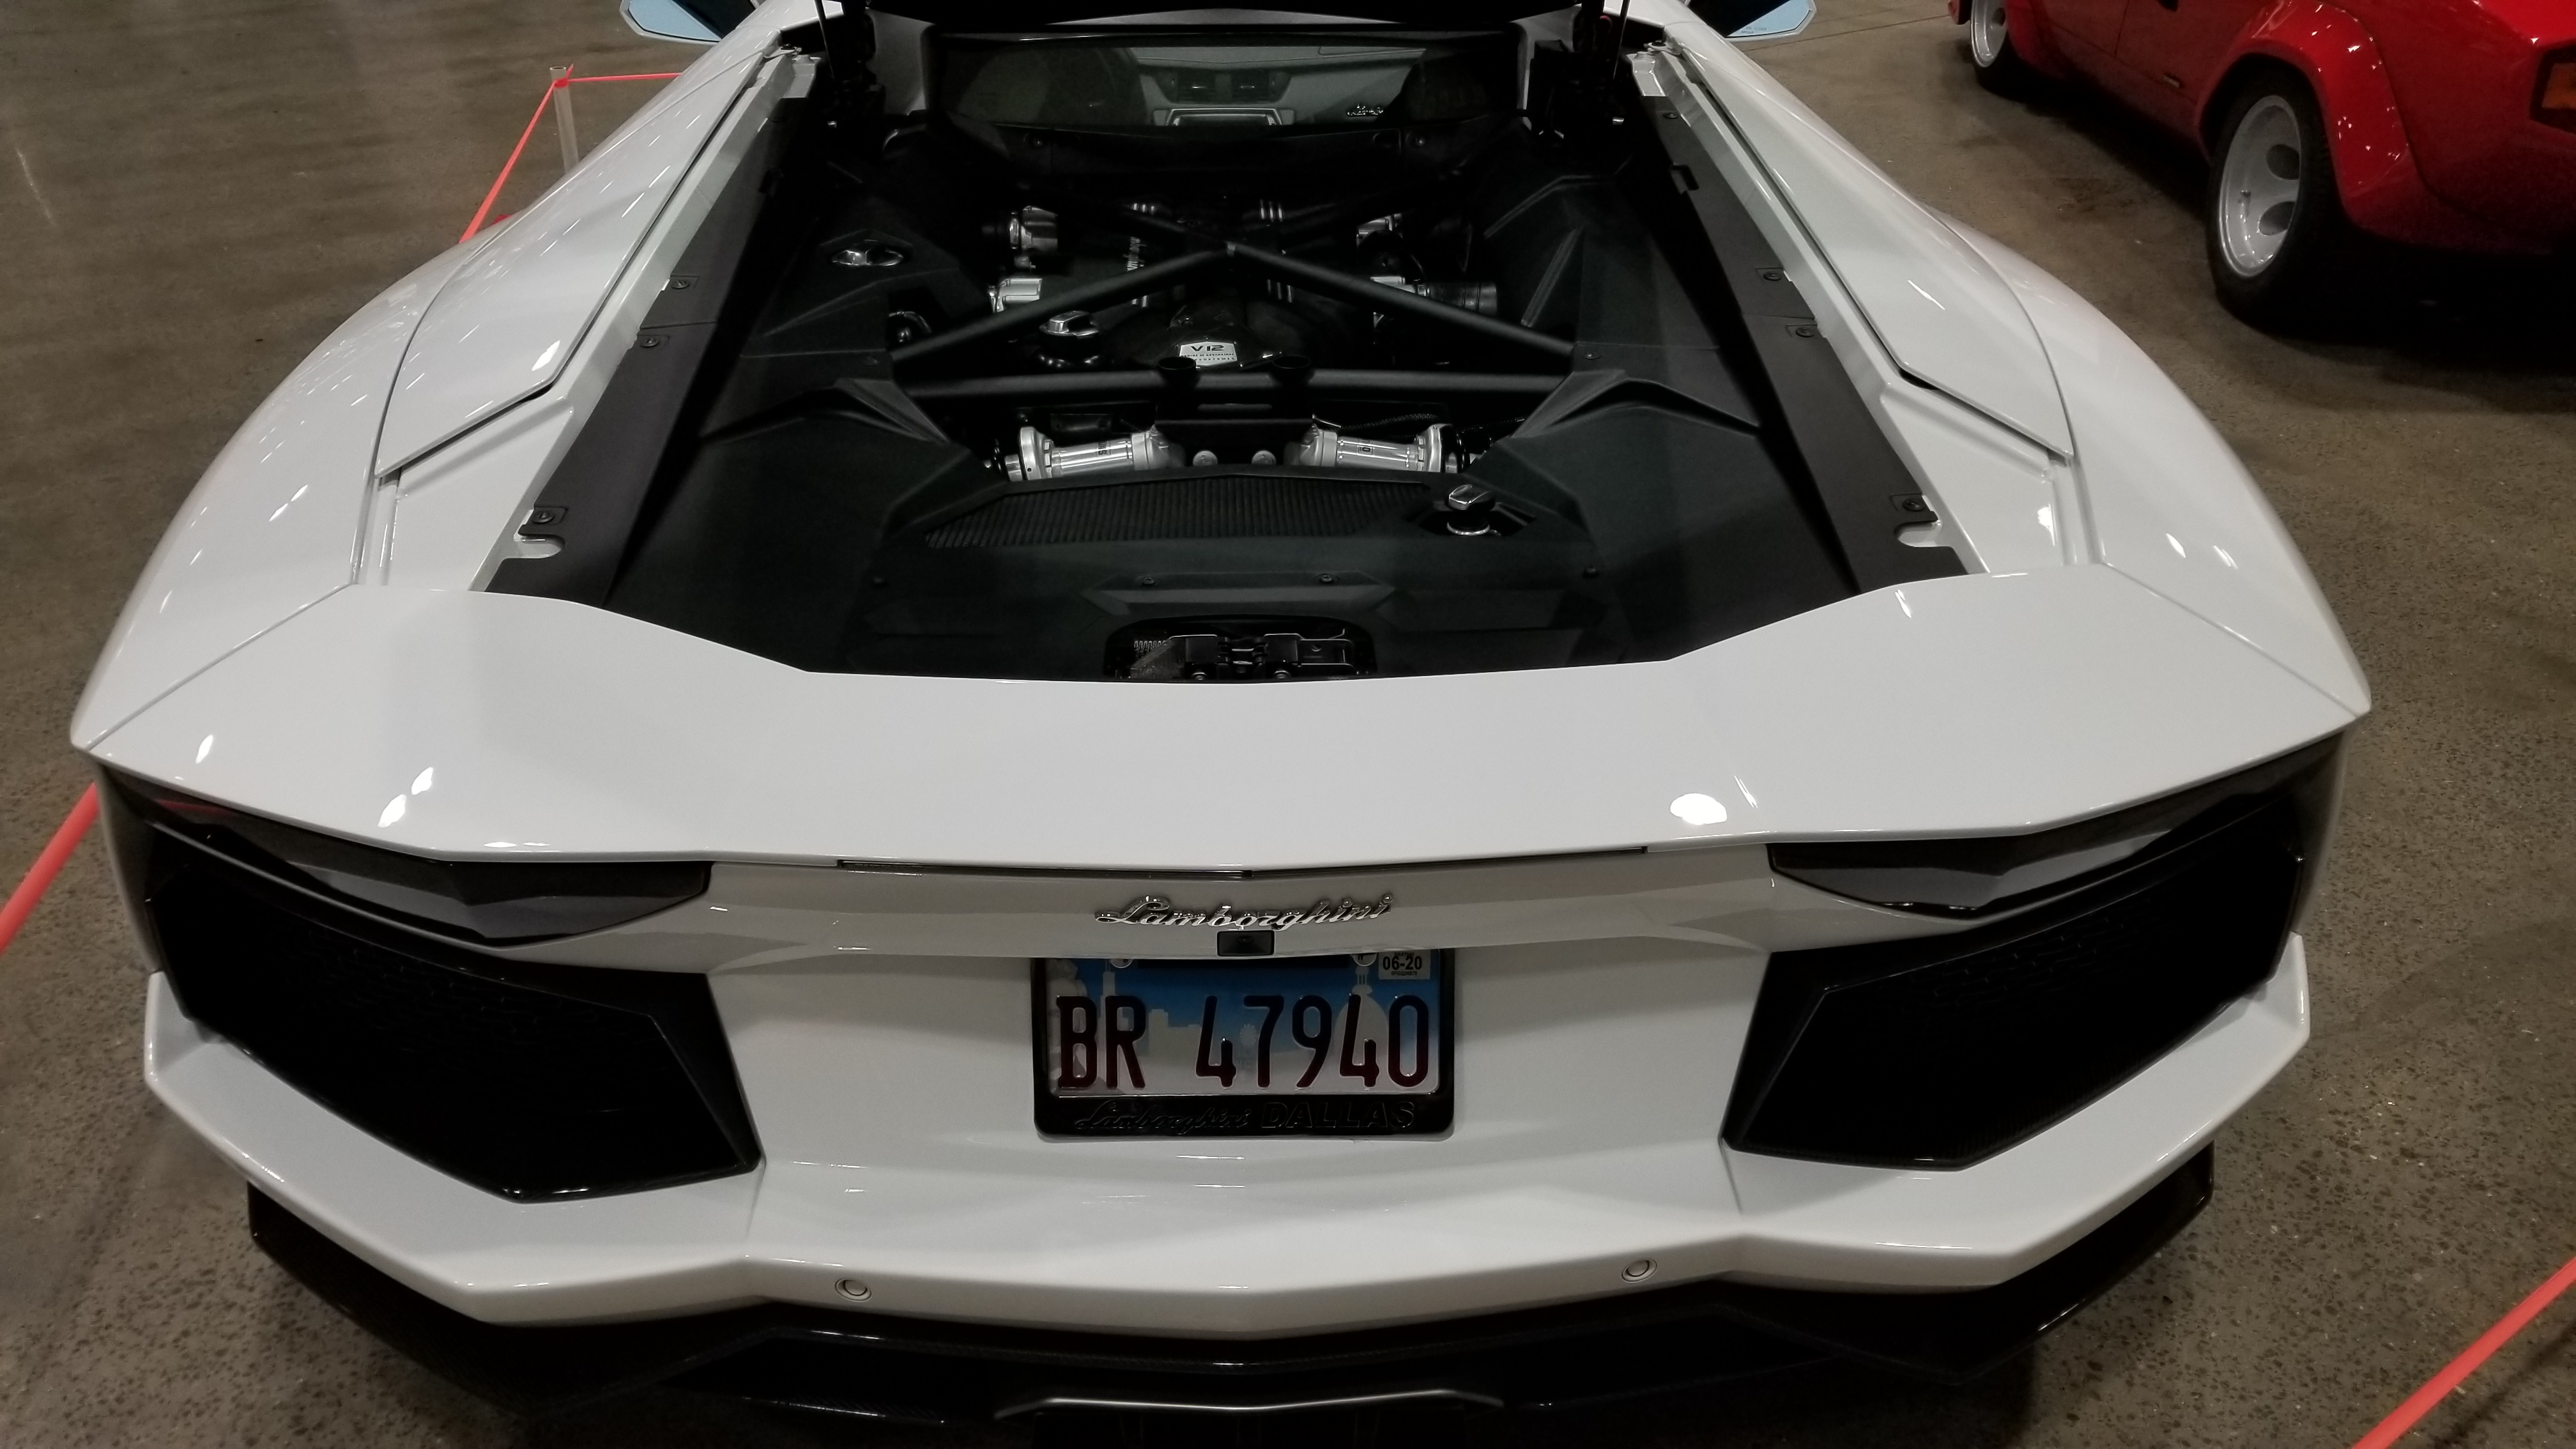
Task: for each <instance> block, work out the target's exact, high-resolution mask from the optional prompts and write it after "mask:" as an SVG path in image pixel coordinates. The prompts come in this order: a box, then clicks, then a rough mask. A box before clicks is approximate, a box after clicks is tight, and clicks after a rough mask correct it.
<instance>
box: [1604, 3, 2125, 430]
mask: <svg viewBox="0 0 2576 1449" xmlns="http://www.w3.org/2000/svg"><path fill="white" fill-rule="evenodd" d="M1643 3H1644V4H1645V5H1647V6H1651V7H1652V9H1653V10H1654V11H1656V12H1660V13H1659V14H1657V15H1655V16H1654V18H1655V21H1656V23H1658V24H1662V25H1665V26H1666V28H1667V32H1668V34H1669V35H1670V38H1671V40H1672V43H1673V44H1674V45H1675V46H1676V47H1677V48H1678V49H1679V50H1680V52H1681V53H1682V54H1683V55H1685V56H1687V57H1688V60H1689V62H1690V67H1691V70H1692V72H1693V79H1695V80H1696V81H1698V82H1699V83H1700V84H1703V85H1705V86H1707V87H1708V89H1709V92H1710V94H1711V95H1712V96H1713V97H1714V98H1715V99H1716V100H1717V101H1718V102H1719V104H1720V105H1721V106H1722V107H1723V109H1724V112H1725V116H1726V119H1727V120H1728V121H1729V122H1731V123H1732V125H1733V126H1734V127H1735V128H1736V130H1737V131H1738V132H1739V133H1740V134H1741V135H1742V137H1743V139H1744V141H1745V142H1746V144H1747V145H1748V146H1749V147H1750V149H1751V150H1752V152H1753V154H1754V155H1755V156H1756V157H1757V158H1758V160H1759V164H1760V166H1761V168H1762V170H1763V171H1764V172H1765V173H1766V174H1767V176H1768V177H1769V179H1770V181H1771V183H1772V185H1773V186H1774V187H1775V188H1776V190H1777V194H1778V195H1779V197H1780V199H1781V201H1782V203H1783V204H1784V205H1785V206H1786V208H1787V209H1788V211H1789V212H1790V214H1791V215H1792V216H1794V217H1795V218H1796V219H1797V220H1798V222H1799V223H1800V224H1801V225H1803V226H1805V227H1807V228H1809V229H1811V230H1812V231H1813V233H1814V235H1815V237H1816V240H1817V241H1818V242H1819V243H1820V244H1821V247H1822V250H1823V252H1824V254H1825V258H1826V261H1827V264H1828V265H1829V266H1830V267H1831V268H1832V270H1833V272H1834V274H1835V275H1836V276H1837V277H1838V278H1840V280H1841V282H1842V284H1843V285H1844V286H1845V287H1846V288H1848V289H1849V290H1850V292H1851V294H1852V296H1853V297H1855V298H1856V299H1857V300H1858V301H1859V303H1860V307H1861V310H1862V312H1863V313H1864V314H1865V315H1866V317H1867V318H1868V321H1869V326H1870V328H1871V330H1872V331H1874V332H1875V333H1876V334H1877V335H1878V337H1879V339H1880V340H1881V341H1882V342H1883V343H1884V344H1885V346H1886V348H1887V350H1888V351H1889V352H1890V353H1893V354H1894V355H1895V357H1896V358H1897V360H1898V362H1899V363H1900V364H1901V365H1902V366H1903V367H1904V369H1905V371H1906V372H1907V373H1908V374H1909V375H1910V376H1913V377H1915V378H1918V379H1920V380H1921V381H1922V382H1924V383H1926V384H1928V385H1930V386H1932V387H1937V388H1939V389H1941V390H1942V391H1943V392H1946V393H1948V394H1950V395H1951V396H1953V397H1956V398H1958V399H1960V400H1961V401H1963V402H1965V403H1967V404H1969V405H1970V406H1972V407H1975V408H1978V409H1980V410H1981V411H1983V412H1985V413H1987V414H1989V415H1991V416H1993V417H1994V418H1996V419H1997V420H1999V421H2001V422H2003V423H2004V424H2006V425H2008V426H2010V427H2012V428H2013V429H2015V430H2017V431H2019V432H2020V433H2022V434H2023V435H2025V436H2027V437H2028V438H2030V439H2031V440H2032V441H2034V442H2037V443H2039V444H2041V445H2043V446H2045V447H2048V448H2050V449H2052V450H2054V451H2056V452H2059V453H2066V452H2071V451H2073V447H2074V443H2073V436H2072V434H2071V433H2070V432H2069V430H2068V427H2067V422H2066V413H2065V410H2064V408H2063V407H2062V406H2061V404H2060V403H2059V400H2058V389H2057V380H2056V378H2055V377H2054V376H2053V375H2052V374H2051V372H2050V368H2049V360H2048V354H2047V353H2046V352H2045V351H2044V350H2043V349H2042V348H2041V346H2040V342H2039V338H2038V336H2037V334H2036V333H2035V332H2034V331H2033V330H2032V325H2031V321H2030V319H2029V317H2027V316H2025V315H2024V314H2023V311H2022V308H2021V304H2020V303H2019V302H2018V301H2016V300H2015V298H2014V295H2013V292H2012V289H2011V288H2009V287H2007V286H2006V285H2005V284H2004V282H2003V279H2002V278H2000V277H1998V276H1997V275H1996V274H1995V271H1994V268H1993V267H1992V266H1990V265H1988V263H1987V262H1986V260H1985V259H1984V258H1983V257H1981V256H1979V255H1978V254H1977V251H1976V249H1975V248H1973V247H1970V246H1968V245H1967V244H1966V243H1964V242H1962V241H1961V240H1960V239H1959V237H1958V236H1957V234H1956V233H1953V232H1952V231H1950V230H1949V229H1948V228H1947V227H1945V226H1943V225H1942V224H1941V221H1940V219H1939V218H1938V217H1936V216H1934V215H1933V214H1932V213H1931V212H1930V211H1928V210H1926V209H1925V208H1924V207H1923V206H1922V204H1921V203H1919V202H1917V201H1915V200H1914V198H1912V197H1910V196H1908V195H1906V194H1905V193H1904V191H1903V190H1901V189H1899V188H1898V186H1897V185H1896V183H1895V182H1893V181H1891V180H1889V179H1888V177H1887V175H1886V173H1884V172H1882V171H1880V170H1879V169H1878V167H1877V166H1875V165H1874V164H1872V163H1871V162H1870V160H1869V158H1867V157H1865V156H1863V155H1861V154H1860V153H1859V152H1858V151H1856V150H1854V149H1853V148H1852V146H1851V144H1850V143H1849V142H1847V141H1845V140H1843V138H1842V137H1840V136H1838V135H1836V134H1834V131H1833V129H1832V128H1831V127H1829V126H1827V125H1826V124H1825V123H1824V121H1823V120H1822V119H1821V118H1819V117H1818V116H1817V115H1816V114H1815V113H1814V112H1813V111H1810V110H1808V109H1807V107H1806V105H1805V104H1804V103H1803V102H1801V101H1799V100H1798V98H1797V97H1795V96H1793V95H1791V94H1790V93H1789V90H1788V88H1787V87H1785V86H1782V85H1781V84H1780V83H1779V82H1777V81H1775V80H1773V79H1772V78H1771V76H1770V73H1769V72H1767V71H1765V70H1763V69H1762V68H1761V67H1760V66H1758V65H1755V64H1754V63H1753V62H1752V61H1750V60H1747V59H1746V58H1745V57H1744V56H1743V55H1742V54H1741V53H1740V52H1738V51H1737V50H1736V49H1735V47H1734V46H1733V45H1731V44H1728V43H1726V42H1725V41H1724V40H1722V39H1720V38H1719V37H1718V35H1717V32H1715V31H1713V30H1711V29H1709V28H1708V26H1707V25H1705V24H1704V23H1702V22H1700V21H1699V20H1698V19H1696V18H1695V17H1693V16H1691V15H1690V13H1689V12H1688V11H1687V10H1686V9H1684V8H1683V7H1681V6H1680V5H1678V4H1676V3H1673V0H1643Z"/></svg>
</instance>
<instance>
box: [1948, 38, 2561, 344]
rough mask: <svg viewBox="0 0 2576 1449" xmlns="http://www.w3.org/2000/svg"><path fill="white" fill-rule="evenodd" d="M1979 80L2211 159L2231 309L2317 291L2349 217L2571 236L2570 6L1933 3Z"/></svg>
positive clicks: (2224, 292)
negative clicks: (2084, 110) (2103, 112)
mask: <svg viewBox="0 0 2576 1449" xmlns="http://www.w3.org/2000/svg"><path fill="white" fill-rule="evenodd" d="M1950 14H1951V18H1952V19H1954V20H1957V21H1959V22H1960V23H1962V24H1964V25H1966V26H1967V27H1968V52H1969V55H1970V56H1971V57H1972V58H1973V59H1974V60H1975V62H1976V65H1977V73H1978V78H1979V79H1980V80H1981V81H1984V82H1985V83H1986V84H1987V85H1988V86H1989V88H1993V89H1999V90H2010V89H2011V87H2012V83H2013V82H2014V81H2016V80H2019V79H2023V78H2026V77H2027V76H2028V75H2029V74H2030V73H2031V72H2033V71H2036V72H2040V73H2043V74H2046V75H2051V76H2057V77H2078V76H2080V77H2082V78H2083V79H2085V80H2087V81H2089V82H2091V83H2093V84H2094V85H2096V86H2099V87H2100V88H2102V89H2103V90H2106V91H2108V92H2110V93H2111V94H2112V95H2113V96H2115V97H2117V98H2118V99H2119V100H2120V101H2121V102H2123V103H2124V104H2126V105H2128V106H2130V107H2133V108H2135V109H2136V110H2139V111H2142V112H2144V113H2145V114H2146V115H2147V116H2149V117H2151V118H2153V119H2154V120H2156V121H2157V122H2159V123H2161V124H2163V125H2165V126H2168V127H2171V128H2172V129H2174V130H2176V131H2179V132H2181V133H2183V134H2184V135H2186V136H2189V137H2190V138H2191V139H2192V140H2194V141H2196V142H2198V143H2199V144H2200V145H2201V147H2202V148H2203V149H2204V150H2205V151H2206V152H2207V153H2208V155H2209V157H2210V162H2211V164H2210V173H2209V204H2208V236H2209V269H2210V272H2211V274H2212V275H2213V276H2214V277H2216V279H2217V282H2218V295H2219V297H2220V299H2221V300H2222V301H2224V302H2226V304H2227V305H2228V307H2229V308H2230V309H2231V310H2233V311H2235V312H2236V313H2237V314H2238V315H2240V316H2243V317H2246V318H2248V319H2251V320H2256V321H2279V320H2285V319H2286V318H2288V317H2289V316H2291V315H2293V314H2296V313H2298V312H2301V311H2303V310H2306V309H2308V308H2310V307H2312V306H2314V305H2315V304H2317V303H2318V302H2320V301H2321V300H2322V299H2323V298H2322V292H2323V289H2324V288H2325V286H2326V284H2327V280H2328V279H2329V277H2330V276H2331V268H2330V266H2329V265H2328V264H2329V263H2330V262H2331V261H2332V260H2333V258H2334V256H2335V254H2336V253H2337V252H2338V251H2339V250H2340V246H2339V244H2340V243H2341V242H2343V241H2344V240H2345V239H2346V237H2347V235H2348V233H2349V232H2351V231H2353V230H2356V229H2357V230H2359V231H2362V232H2367V233H2370V234H2373V235H2376V236H2380V237H2385V238H2388V239H2390V240H2392V241H2398V242H2406V243H2412V244H2415V245H2419V246H2432V247H2446V248H2453V249H2457V250H2462V251H2474V252H2490V253H2524V254H2546V253H2551V252H2563V251H2564V250H2566V249H2567V248H2568V247H2569V246H2570V243H2571V242H2576V3H2571V0H2333V3H2326V0H1950Z"/></svg>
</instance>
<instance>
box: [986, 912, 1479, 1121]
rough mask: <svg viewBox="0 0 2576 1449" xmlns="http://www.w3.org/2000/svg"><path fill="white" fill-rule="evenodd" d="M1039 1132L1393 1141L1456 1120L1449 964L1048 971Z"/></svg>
mask: <svg viewBox="0 0 2576 1449" xmlns="http://www.w3.org/2000/svg"><path fill="white" fill-rule="evenodd" d="M1034 1026H1035V1032H1034V1035H1035V1037H1036V1042H1037V1114H1038V1130H1039V1131H1041V1132H1047V1133H1053V1134H1056V1135H1060V1136H1069V1137H1268V1136H1283V1135H1285V1136H1311V1137H1385V1136H1393V1135H1398V1134H1407V1133H1424V1132H1444V1131H1447V1130H1448V1127H1449V1118H1450V1100H1451V1098H1450V1090H1449V1089H1450V1070H1449V1044H1450V1043H1449V1037H1450V1031H1449V953H1448V952H1446V951H1381V952H1376V953H1373V954H1368V955H1357V956H1289V957H1265V958H1262V959H1260V960H1248V961H1245V960H1229V961H1195V960H1193V961H1149V960H1119V959H1103V958H1099V957H1084V958H1065V957H1060V958H1055V959H1050V960H1043V961H1040V962H1038V963H1037V991H1036V1021H1035V1023H1034Z"/></svg>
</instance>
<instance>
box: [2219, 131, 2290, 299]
mask: <svg viewBox="0 0 2576 1449" xmlns="http://www.w3.org/2000/svg"><path fill="white" fill-rule="evenodd" d="M2307 161H2308V156H2307V147H2306V145H2305V144H2304V143H2303V142H2302V140H2301V139H2300V136H2299V117H2298V114H2297V113H2296V112H2294V111H2292V110H2291V109H2290V103H2289V102H2288V101H2285V100H2283V99H2281V98H2280V97H2279V96H2265V97H2263V98H2262V99H2261V100H2258V101H2256V102H2255V103H2254V104H2253V105H2252V106H2250V107H2248V108H2247V109H2246V112H2245V119H2243V120H2242V121H2239V122H2238V123H2237V126H2236V133H2235V134H2234V135H2232V136H2230V137H2228V139H2227V155H2226V156H2225V157H2224V158H2223V159H2222V160H2221V161H2220V162H2219V173H2218V177H2219V185H2218V248H2219V250H2220V251H2221V252H2223V253H2225V254H2226V257H2227V265H2228V266H2229V267H2231V268H2233V269H2234V270H2235V272H2236V274H2237V275H2238V276H2240V277H2253V276H2260V275H2262V273H2263V270H2264V269H2265V268H2267V267H2269V266H2271V265H2272V263H2273V262H2275V261H2277V260H2278V259H2279V258H2280V255H2281V247H2282V245H2283V244H2284V243H2286V242H2287V241H2288V240H2289V239H2290V228H2291V226H2292V225H2294V224H2295V223H2296V222H2297V221H2298V216H2299V189H2300V186H2301V184H2302V182H2301V178H2302V177H2304V176H2305V175H2306V174H2307V169H2308V166H2307Z"/></svg>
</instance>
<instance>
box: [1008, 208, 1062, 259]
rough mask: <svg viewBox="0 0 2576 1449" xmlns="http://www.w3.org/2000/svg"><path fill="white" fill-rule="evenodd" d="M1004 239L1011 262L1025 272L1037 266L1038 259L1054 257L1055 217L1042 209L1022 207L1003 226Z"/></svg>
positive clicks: (1056, 240) (1055, 239) (1055, 244)
mask: <svg viewBox="0 0 2576 1449" xmlns="http://www.w3.org/2000/svg"><path fill="white" fill-rule="evenodd" d="M1002 237H1003V240H1004V241H1005V242H1007V243H1008V244H1009V246H1010V248H1011V262H1012V264H1013V265H1014V266H1017V267H1019V268H1020V269H1021V270H1022V271H1026V270H1028V269H1030V268H1033V267H1035V266H1036V265H1037V264H1038V258H1040V257H1051V256H1053V255H1055V251H1056V246H1057V243H1058V237H1057V235H1056V226H1055V213H1054V212H1052V211H1049V210H1047V209H1046V208H1045V207H1042V206H1023V207H1021V208H1020V209H1019V210H1017V211H1015V212H1012V213H1011V217H1010V220H1009V221H1007V222H1005V223H1003V227H1002Z"/></svg>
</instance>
